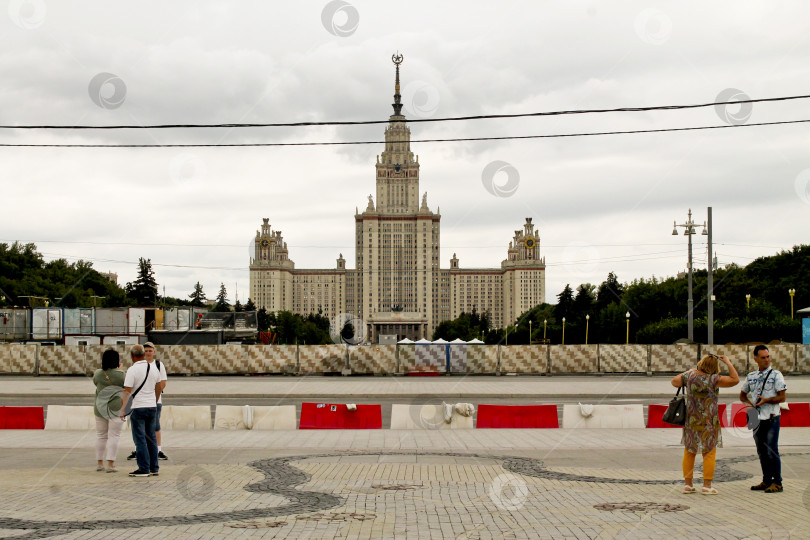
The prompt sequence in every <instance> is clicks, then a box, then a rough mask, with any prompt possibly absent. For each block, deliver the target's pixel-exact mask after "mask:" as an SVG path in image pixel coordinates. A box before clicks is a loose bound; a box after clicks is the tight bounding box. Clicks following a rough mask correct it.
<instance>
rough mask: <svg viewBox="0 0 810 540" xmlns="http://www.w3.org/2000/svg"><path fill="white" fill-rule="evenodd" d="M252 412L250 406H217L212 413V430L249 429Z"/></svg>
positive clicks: (251, 424)
mask: <svg viewBox="0 0 810 540" xmlns="http://www.w3.org/2000/svg"><path fill="white" fill-rule="evenodd" d="M252 413H253V411H251V409H250V405H243V406H241V407H240V406H238V405H217V406H216V412H215V413H214V429H217V430H220V429H225V430H234V429H250V428H251V427H252V426H253V414H252Z"/></svg>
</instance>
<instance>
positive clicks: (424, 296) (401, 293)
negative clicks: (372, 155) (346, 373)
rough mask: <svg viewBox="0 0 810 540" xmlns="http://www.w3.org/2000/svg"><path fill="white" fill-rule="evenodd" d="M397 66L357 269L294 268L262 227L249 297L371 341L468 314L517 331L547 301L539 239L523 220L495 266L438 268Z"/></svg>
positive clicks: (437, 221)
mask: <svg viewBox="0 0 810 540" xmlns="http://www.w3.org/2000/svg"><path fill="white" fill-rule="evenodd" d="M393 60H394V64H395V65H396V79H395V84H394V103H393V108H394V114H392V115H391V116H390V118H389V124H388V127H387V128H386V130H385V148H384V149H383V152H382V154H380V155H379V156H378V157H377V163H376V197H374V196H372V195H369V196H368V204H367V206H366V208H365V210H364V211H363V212H362V213H360V212H359V211H355V216H354V221H355V246H356V250H355V267H354V269H347V268H346V261H345V259H344V258H343V255H342V254H340V256H339V257H338V259H337V262H336V265H335V267H334V268H332V269H296V268H295V264H294V263H293V261H292V260H290V258H289V251H288V249H287V244H286V242H284V239H283V237H282V236H281V231H277V230H276V231H274V230H273V229H272V228H271V226H270V220H269V219H267V218H264V219H263V220H262V221H263V223H262V226H261V229H260V230H258V231H256V236H255V238H254V251H253V257H251V260H250V298H252V299H253V302H254V303H255V304H256V306H257V307H258V308H262V307H263V308H265V309H267V310H268V311H273V312H277V311H291V312H293V313H298V314H301V315H308V314H310V313H318V312H319V311H320V312H321V313H322V314H323V315H324V316H326V317H329V318H330V319H332V320H336V321H339V323H340V324H342V322H345V321H346V320H352V321H353V324H354V325H355V332H360V333H361V335H362V336H363V339H364V340H365V341H371V342H377V341H378V337H379V336H380V335H396V336H397V338H398V339H402V338H406V337H407V338H409V339H413V340H417V339H420V338H428V339H430V337H431V336H432V334H433V331H434V330H435V328H436V326H438V324H439V323H440V322H442V321H444V320H448V319H454V318H456V317H458V316H459V315H460V314H461V313H462V312H468V313H469V312H471V311H472V310H473V309H475V310H476V311H477V312H478V313H484V312H487V313H489V315H490V319H491V321H492V325H493V326H494V327H496V328H499V327H503V326H506V325H509V324H513V323H514V321H515V320H516V319H517V317H518V316H519V315H520V314H521V313H522V312H524V311H526V310H528V309H530V308H532V307H534V306H535V305H537V304H539V303H542V302H544V301H545V271H546V265H545V258H544V257H540V236H539V231H537V230H536V228H535V226H534V225H533V224H532V218H526V221H525V223H524V224H523V228H522V229H521V230H516V231H515V235H514V237H513V238H512V241H511V242H509V248H508V249H507V257H506V259H505V260H503V261H502V262H501V264H500V266H499V267H493V268H461V267H460V265H459V260H458V258H456V255H455V254H453V258H452V259H451V260H450V268H448V269H441V268H440V266H439V250H440V238H441V237H440V230H441V215H440V214H439V212H438V209H437V211H436V212H433V211H432V210H431V209H430V208H429V206H428V202H427V193H424V194H423V195H422V197H421V201H420V193H419V157H418V156H414V154H413V152H411V145H410V138H411V130H410V128H409V127H408V125H407V123H406V122H405V116H404V115H403V114H402V104H401V95H400V93H399V92H400V84H399V66H400V64H401V63H402V56H395V57H394V58H393ZM375 199H376V204H375ZM358 321H362V322H361V323H359V324H361V325H362V327H363V328H362V331H361V329H360V328H358Z"/></svg>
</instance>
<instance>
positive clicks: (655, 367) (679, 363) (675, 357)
mask: <svg viewBox="0 0 810 540" xmlns="http://www.w3.org/2000/svg"><path fill="white" fill-rule="evenodd" d="M697 360H698V346H697V345H650V371H652V372H653V373H661V372H663V373H668V372H676V373H678V372H684V371H686V370H689V369H692V368H693V367H695V366H696V365H697Z"/></svg>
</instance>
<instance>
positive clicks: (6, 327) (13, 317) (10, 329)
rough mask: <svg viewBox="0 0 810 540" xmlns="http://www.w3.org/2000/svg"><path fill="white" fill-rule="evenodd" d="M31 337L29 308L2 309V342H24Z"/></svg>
mask: <svg viewBox="0 0 810 540" xmlns="http://www.w3.org/2000/svg"><path fill="white" fill-rule="evenodd" d="M30 337H31V322H30V316H29V309H28V308H17V307H11V308H0V341H23V340H26V339H29V338H30Z"/></svg>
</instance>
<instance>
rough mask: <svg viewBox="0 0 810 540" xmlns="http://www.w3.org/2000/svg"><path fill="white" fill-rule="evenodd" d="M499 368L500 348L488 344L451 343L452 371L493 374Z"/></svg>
mask: <svg viewBox="0 0 810 540" xmlns="http://www.w3.org/2000/svg"><path fill="white" fill-rule="evenodd" d="M497 370H498V348H497V347H487V346H486V345H450V372H451V373H471V374H479V375H481V374H490V375H491V374H493V373H495V372H496V371H497Z"/></svg>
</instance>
